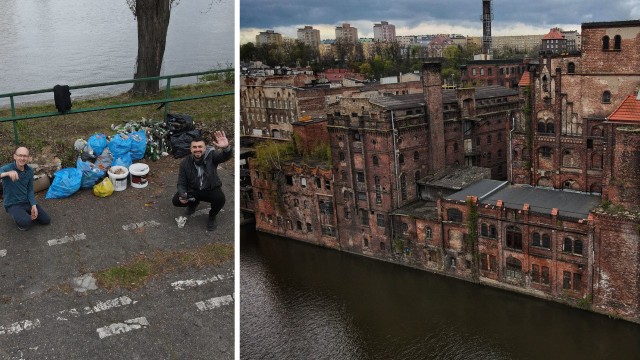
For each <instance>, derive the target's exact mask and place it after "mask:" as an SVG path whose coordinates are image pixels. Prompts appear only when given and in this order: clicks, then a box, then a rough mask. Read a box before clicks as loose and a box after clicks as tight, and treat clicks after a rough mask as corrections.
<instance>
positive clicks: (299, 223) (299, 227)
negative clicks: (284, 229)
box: [296, 220, 302, 230]
mask: <svg viewBox="0 0 640 360" xmlns="http://www.w3.org/2000/svg"><path fill="white" fill-rule="evenodd" d="M296 228H297V229H298V230H302V221H300V220H298V221H296Z"/></svg>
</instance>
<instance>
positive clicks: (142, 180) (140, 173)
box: [129, 163, 149, 189]
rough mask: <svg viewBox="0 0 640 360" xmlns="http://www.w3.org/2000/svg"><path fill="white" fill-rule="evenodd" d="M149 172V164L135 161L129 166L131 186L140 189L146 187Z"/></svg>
mask: <svg viewBox="0 0 640 360" xmlns="http://www.w3.org/2000/svg"><path fill="white" fill-rule="evenodd" d="M148 173H149V165H147V164H143V163H135V164H131V166H129V174H131V187H134V188H138V189H141V188H143V187H147V185H149V182H148V181H147V174H148Z"/></svg>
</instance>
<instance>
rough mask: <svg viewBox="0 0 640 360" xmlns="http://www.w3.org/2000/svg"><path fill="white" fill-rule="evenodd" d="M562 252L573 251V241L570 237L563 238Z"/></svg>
mask: <svg viewBox="0 0 640 360" xmlns="http://www.w3.org/2000/svg"><path fill="white" fill-rule="evenodd" d="M562 251H563V252H568V253H570V252H572V251H573V241H571V239H570V238H564V243H563V244H562Z"/></svg>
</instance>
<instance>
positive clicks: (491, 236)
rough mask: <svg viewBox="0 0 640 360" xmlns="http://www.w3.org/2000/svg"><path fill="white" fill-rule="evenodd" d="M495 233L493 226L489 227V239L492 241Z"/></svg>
mask: <svg viewBox="0 0 640 360" xmlns="http://www.w3.org/2000/svg"><path fill="white" fill-rule="evenodd" d="M496 233H497V231H496V227H495V225H489V237H490V238H492V239H495V238H496Z"/></svg>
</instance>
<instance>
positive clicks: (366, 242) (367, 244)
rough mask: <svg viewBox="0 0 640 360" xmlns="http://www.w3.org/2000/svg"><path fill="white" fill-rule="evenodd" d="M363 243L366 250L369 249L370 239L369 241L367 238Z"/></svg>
mask: <svg viewBox="0 0 640 360" xmlns="http://www.w3.org/2000/svg"><path fill="white" fill-rule="evenodd" d="M362 243H363V245H364V247H365V248H368V247H369V239H367V237H366V236H365V237H364V239H362Z"/></svg>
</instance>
